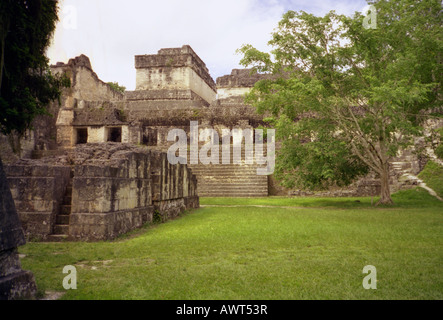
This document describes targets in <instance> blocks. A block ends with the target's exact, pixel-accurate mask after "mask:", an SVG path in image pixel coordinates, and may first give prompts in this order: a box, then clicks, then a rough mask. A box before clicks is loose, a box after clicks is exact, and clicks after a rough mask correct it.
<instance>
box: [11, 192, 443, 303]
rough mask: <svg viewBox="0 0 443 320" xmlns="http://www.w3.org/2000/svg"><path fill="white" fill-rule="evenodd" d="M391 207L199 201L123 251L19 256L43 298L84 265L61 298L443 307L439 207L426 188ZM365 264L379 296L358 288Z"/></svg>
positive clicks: (51, 246) (80, 249) (100, 247)
mask: <svg viewBox="0 0 443 320" xmlns="http://www.w3.org/2000/svg"><path fill="white" fill-rule="evenodd" d="M356 200H358V201H356ZM374 200H375V199H374ZM394 201H396V206H394V207H389V208H386V207H376V208H375V207H372V206H371V198H359V199H356V198H342V199H337V198H335V199H327V198H318V199H317V198H299V199H297V198H273V197H271V198H260V199H236V198H226V199H224V198H202V199H201V204H202V205H206V207H203V208H200V209H198V210H194V211H192V212H190V213H186V214H184V215H183V216H181V217H180V218H178V219H176V220H173V221H169V222H167V223H164V224H159V225H151V226H148V225H147V226H145V227H143V228H142V229H141V230H137V231H135V232H132V233H131V234H129V235H126V236H124V237H120V238H119V239H117V240H115V241H109V242H95V243H81V242H76V243H74V242H65V243H38V242H31V243H28V244H27V245H25V246H23V247H20V248H19V251H20V253H21V254H23V255H25V256H24V258H22V260H21V261H22V266H23V268H24V269H27V270H31V271H32V272H33V273H34V275H35V277H36V281H37V286H38V287H39V290H40V293H42V292H44V291H45V290H47V291H65V290H64V289H63V287H62V281H63V278H64V277H65V276H66V274H63V273H62V270H63V267H64V266H65V265H74V266H76V268H77V290H68V291H66V294H65V295H64V296H63V297H62V299H180V300H182V299H183V300H186V299H242V300H249V299H251V300H255V299H264V300H272V299H283V300H284V299H443V277H442V274H443V250H442V249H443V203H442V202H439V201H438V200H436V199H434V198H433V197H431V196H429V195H428V194H427V193H426V191H424V190H422V189H415V190H409V191H405V192H401V193H399V194H397V195H396V196H395V197H394ZM256 205H259V206H256ZM366 265H373V266H375V267H376V268H377V280H378V282H377V289H376V290H365V289H364V288H363V286H362V281H363V278H364V277H365V276H366V274H363V273H362V270H363V267H364V266H366Z"/></svg>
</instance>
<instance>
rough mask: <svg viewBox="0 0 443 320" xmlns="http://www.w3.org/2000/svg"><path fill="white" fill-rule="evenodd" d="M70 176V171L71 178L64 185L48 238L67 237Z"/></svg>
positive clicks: (70, 194) (70, 200)
mask: <svg viewBox="0 0 443 320" xmlns="http://www.w3.org/2000/svg"><path fill="white" fill-rule="evenodd" d="M72 178H73V172H72V171H71V179H70V180H69V184H68V186H67V187H66V191H65V194H64V196H63V201H62V203H61V205H60V211H59V212H58V214H57V215H56V217H55V224H54V232H53V234H51V235H50V236H49V240H52V241H61V240H64V239H67V238H68V237H69V218H70V214H71V207H72Z"/></svg>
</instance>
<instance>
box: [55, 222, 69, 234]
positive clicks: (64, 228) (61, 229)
mask: <svg viewBox="0 0 443 320" xmlns="http://www.w3.org/2000/svg"><path fill="white" fill-rule="evenodd" d="M54 234H66V235H68V234H69V225H68V224H56V225H55V226H54Z"/></svg>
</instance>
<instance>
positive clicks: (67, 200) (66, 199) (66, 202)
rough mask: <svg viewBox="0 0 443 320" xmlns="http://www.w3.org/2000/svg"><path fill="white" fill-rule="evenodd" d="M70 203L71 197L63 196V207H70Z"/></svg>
mask: <svg viewBox="0 0 443 320" xmlns="http://www.w3.org/2000/svg"><path fill="white" fill-rule="evenodd" d="M71 203H72V195H69V196H68V195H66V196H64V197H63V203H62V204H63V205H68V206H70V205H71Z"/></svg>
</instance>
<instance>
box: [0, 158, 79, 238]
mask: <svg viewBox="0 0 443 320" xmlns="http://www.w3.org/2000/svg"><path fill="white" fill-rule="evenodd" d="M5 172H6V175H7V176H8V182H9V186H10V188H11V193H12V197H13V198H14V202H15V206H16V208H17V212H18V215H19V217H20V221H21V223H22V226H23V230H24V232H25V234H26V236H27V237H28V238H29V237H37V238H41V239H46V238H47V237H48V236H49V235H50V234H52V233H53V228H54V223H55V217H56V215H57V213H58V211H59V208H60V204H61V201H62V199H63V194H64V192H65V189H66V186H67V185H68V182H69V179H70V172H71V168H70V167H69V166H55V165H47V164H43V163H39V162H38V161H33V160H29V161H26V162H24V161H23V163H21V162H20V161H19V162H17V163H15V164H12V165H7V166H5Z"/></svg>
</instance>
